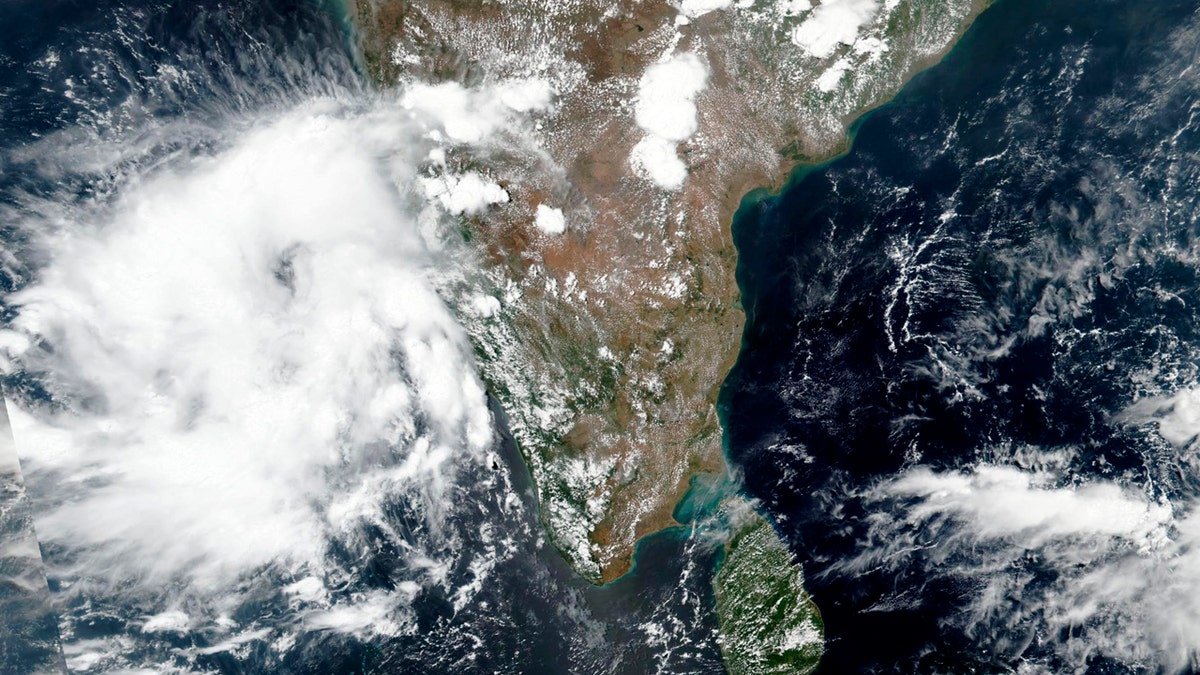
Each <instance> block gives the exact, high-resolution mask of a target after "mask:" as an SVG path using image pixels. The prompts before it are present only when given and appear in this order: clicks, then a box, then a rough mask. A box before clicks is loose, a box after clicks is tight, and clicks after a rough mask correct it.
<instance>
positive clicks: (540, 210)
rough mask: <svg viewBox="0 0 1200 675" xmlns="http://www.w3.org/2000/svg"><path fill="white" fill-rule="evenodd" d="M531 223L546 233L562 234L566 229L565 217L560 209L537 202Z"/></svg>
mask: <svg viewBox="0 0 1200 675" xmlns="http://www.w3.org/2000/svg"><path fill="white" fill-rule="evenodd" d="M533 224H534V225H536V226H537V228H538V229H539V230H541V231H542V232H545V233H546V234H562V233H563V232H566V231H567V219H566V217H565V216H563V212H562V209H556V208H553V207H550V206H546V205H545V204H538V206H537V213H536V214H534V219H533Z"/></svg>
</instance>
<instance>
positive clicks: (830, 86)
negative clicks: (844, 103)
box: [816, 59, 850, 94]
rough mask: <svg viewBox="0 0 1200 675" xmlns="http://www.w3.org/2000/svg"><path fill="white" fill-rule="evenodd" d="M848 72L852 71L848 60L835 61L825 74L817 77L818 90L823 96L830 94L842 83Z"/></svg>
mask: <svg viewBox="0 0 1200 675" xmlns="http://www.w3.org/2000/svg"><path fill="white" fill-rule="evenodd" d="M847 70H850V62H849V61H847V60H846V59H838V60H837V61H834V62H833V65H832V66H829V67H828V68H826V69H825V72H823V73H821V75H820V76H819V77H817V83H816V84H817V89H818V90H819V91H820V92H821V93H822V94H828V93H829V92H831V91H833V90H834V89H837V86H838V83H840V82H841V81H842V77H843V76H844V75H845V74H846V71H847Z"/></svg>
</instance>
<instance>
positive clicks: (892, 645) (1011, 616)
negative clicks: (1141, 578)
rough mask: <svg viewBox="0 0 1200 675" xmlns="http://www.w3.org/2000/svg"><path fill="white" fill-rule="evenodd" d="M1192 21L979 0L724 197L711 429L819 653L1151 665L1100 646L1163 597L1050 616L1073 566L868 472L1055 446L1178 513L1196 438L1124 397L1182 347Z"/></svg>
mask: <svg viewBox="0 0 1200 675" xmlns="http://www.w3.org/2000/svg"><path fill="white" fill-rule="evenodd" d="M1197 21H1198V19H1197V3H1195V2H1178V1H1173V0H1162V1H1155V2H1109V1H1105V0H1101V1H1094V0H1088V1H1086V2H1079V1H1075V0H1055V1H1046V0H1000V2H999V3H997V4H996V5H994V6H993V7H992V8H991V9H989V10H987V11H986V12H985V13H984V14H983V15H982V16H981V17H980V18H979V20H978V21H977V22H976V23H975V24H974V26H973V27H972V28H971V29H970V31H969V32H968V33H967V35H966V36H965V37H964V38H963V39H962V41H961V42H960V43H959V44H958V45H957V47H955V49H954V50H953V51H952V52H951V53H950V54H949V55H948V56H947V57H946V58H945V59H944V61H943V62H941V63H940V64H938V65H937V66H935V67H933V68H931V69H930V70H928V71H927V72H924V73H922V74H920V75H918V76H917V77H916V78H915V79H914V80H913V81H912V82H911V83H910V84H909V85H908V86H907V87H905V88H904V90H903V91H902V92H901V93H900V94H899V96H897V97H896V99H895V100H894V101H892V102H891V103H889V104H887V105H885V106H883V107H882V108H880V109H878V110H876V111H875V112H873V113H871V114H869V115H868V116H866V118H865V119H862V120H860V122H859V123H858V124H857V125H856V127H855V130H854V133H855V137H854V143H853V147H852V149H851V150H850V151H849V152H848V153H847V154H846V155H845V156H842V157H839V158H837V159H835V160H833V161H831V162H829V163H827V164H823V165H820V166H815V167H805V168H804V169H803V170H802V171H801V172H798V173H797V174H796V177H795V179H794V180H793V182H792V184H790V185H789V186H788V187H787V188H786V189H785V190H784V191H783V192H782V194H779V195H777V196H772V195H764V194H757V195H751V196H750V197H748V198H747V200H746V201H745V202H744V203H743V207H742V209H741V210H740V211H739V213H738V214H737V218H736V221H735V225H734V234H735V241H736V243H737V246H738V250H739V255H740V259H739V265H738V280H739V283H740V285H741V289H742V292H743V295H744V304H745V307H746V310H747V315H748V324H747V326H746V330H745V334H744V338H743V345H742V352H741V356H740V358H739V361H738V363H737V366H736V368H735V370H734V372H733V373H732V375H731V376H730V378H729V379H728V380H727V382H726V385H725V388H724V391H723V397H722V406H723V411H724V415H725V417H724V419H725V422H726V425H727V433H728V445H729V452H730V455H731V458H732V459H733V461H734V463H735V464H736V465H738V466H740V467H741V468H742V469H743V470H744V472H745V484H746V488H747V490H748V491H749V492H750V493H751V494H752V495H753V496H755V497H758V498H760V499H762V500H763V502H764V503H765V505H766V507H767V510H768V511H769V512H770V514H771V515H772V516H773V517H774V519H775V521H776V522H777V523H778V524H779V527H780V529H781V530H782V532H783V534H784V535H785V536H786V538H787V539H788V540H789V542H790V544H791V546H792V549H793V550H794V551H795V552H796V554H797V555H798V556H799V557H800V559H801V560H802V561H803V563H804V565H805V568H806V572H807V574H808V580H809V584H810V588H811V590H812V592H813V593H814V595H815V598H816V601H817V603H818V605H819V606H820V607H821V609H822V610H823V612H824V617H825V626H826V630H827V637H828V649H829V651H828V655H827V658H826V659H825V661H824V663H823V667H822V671H821V672H825V673H851V672H887V673H934V672H939V673H945V672H954V673H966V672H1008V671H1010V670H1012V669H1016V668H1018V667H1021V666H1024V667H1026V668H1030V669H1031V670H1030V671H1029V672H1044V671H1049V672H1088V673H1120V672H1159V671H1161V670H1166V669H1169V668H1171V667H1172V666H1164V665H1163V660H1162V659H1161V658H1160V657H1161V654H1159V655H1156V654H1154V649H1153V648H1148V652H1149V653H1148V654H1147V655H1142V656H1140V657H1138V658H1137V659H1132V658H1130V659H1123V658H1122V657H1121V655H1120V654H1121V652H1120V651H1119V649H1117V648H1116V647H1112V648H1110V646H1111V645H1110V644H1109V643H1110V642H1115V641H1118V640H1120V639H1122V638H1124V639H1127V640H1128V641H1130V642H1139V641H1140V642H1142V643H1143V644H1145V645H1150V644H1151V642H1150V641H1149V639H1148V637H1147V636H1145V635H1139V633H1137V632H1136V631H1137V628H1136V625H1138V624H1135V622H1133V621H1132V619H1133V618H1135V617H1143V616H1145V615H1148V614H1151V615H1152V614H1154V613H1155V612H1160V611H1161V612H1169V611H1171V610H1170V609H1169V608H1167V607H1157V606H1151V605H1150V603H1152V602H1153V601H1152V600H1150V599H1148V598H1147V599H1146V600H1145V603H1146V604H1144V605H1135V606H1128V607H1126V606H1115V607H1111V608H1104V612H1106V613H1105V614H1104V615H1103V618H1100V616H1099V614H1097V615H1092V616H1088V617H1084V618H1081V619H1080V620H1079V622H1078V623H1077V624H1073V625H1072V626H1073V627H1070V626H1069V627H1068V628H1066V629H1056V628H1053V627H1052V626H1058V625H1061V622H1059V621H1058V619H1059V618H1060V617H1059V616H1057V615H1056V614H1055V613H1056V612H1062V611H1064V610H1063V609H1062V608H1061V607H1059V608H1057V609H1056V608H1055V606H1052V605H1051V604H1049V603H1048V600H1047V598H1049V597H1051V593H1052V592H1055V591H1053V589H1059V588H1062V587H1063V585H1064V584H1068V582H1067V581H1066V580H1067V579H1068V578H1074V576H1073V575H1081V574H1085V573H1087V572H1089V571H1091V570H1093V569H1095V568H1094V565H1095V562H1094V561H1093V562H1090V563H1084V562H1079V563H1078V564H1077V565H1073V566H1067V565H1066V564H1065V563H1063V562H1062V560H1061V559H1060V558H1054V559H1051V558H1050V556H1046V555H1043V554H1044V553H1045V551H1043V550H1041V549H1039V548H1037V547H1032V548H1026V549H1020V550H1012V551H1000V550H999V549H1001V548H1003V547H1006V546H1017V545H1016V544H1014V543H1013V542H1012V541H1010V540H994V541H991V542H990V543H989V544H988V545H987V546H983V545H980V546H978V548H971V547H969V546H966V545H963V544H961V542H960V539H956V538H954V537H951V536H947V533H948V532H949V533H952V534H954V533H956V531H955V530H954V529H952V528H953V527H961V528H970V527H972V525H971V524H969V523H968V524H961V525H957V526H952V525H949V524H947V523H946V522H941V523H940V525H939V527H940V529H936V530H935V529H922V528H923V527H924V526H923V525H922V524H920V523H916V522H914V521H905V518H904V516H903V514H905V513H909V512H908V511H905V510H904V509H905V508H907V507H908V506H911V504H905V503H904V502H903V501H902V500H899V499H887V498H881V497H880V496H879V492H878V490H875V491H873V488H875V487H877V486H880V485H882V484H884V483H886V481H887V480H888V479H889V478H892V477H895V476H898V475H900V474H901V472H904V471H906V470H909V469H912V468H914V467H918V466H920V467H927V468H929V469H931V470H933V471H947V470H956V471H965V472H969V471H971V470H972V469H973V468H975V467H977V466H979V465H981V464H991V465H1003V466H1024V464H1023V463H1027V460H1028V458H1030V457H1043V458H1044V457H1049V456H1052V455H1053V456H1054V457H1058V458H1060V459H1058V460H1056V461H1058V462H1059V463H1058V464H1056V465H1055V466H1056V473H1055V476H1056V480H1057V485H1058V486H1060V487H1070V486H1071V485H1079V484H1086V483H1089V482H1092V481H1111V482H1115V483H1117V484H1119V485H1121V486H1124V487H1126V488H1129V489H1131V490H1135V491H1137V492H1138V493H1139V494H1144V495H1145V497H1146V498H1147V499H1150V500H1154V499H1162V500H1169V501H1170V503H1173V504H1178V505H1183V506H1181V507H1177V508H1180V509H1182V510H1187V509H1190V503H1191V500H1192V499H1194V498H1195V496H1196V495H1197V490H1198V488H1200V474H1197V472H1196V469H1195V464H1194V463H1193V462H1192V459H1191V458H1192V456H1193V450H1194V448H1193V446H1192V445H1191V442H1190V441H1189V442H1187V443H1185V444H1184V445H1183V446H1182V447H1178V446H1176V445H1172V444H1169V443H1166V442H1164V441H1163V439H1162V438H1161V437H1160V436H1159V435H1158V434H1157V433H1156V432H1155V428H1154V427H1153V425H1130V424H1126V423H1124V422H1123V421H1122V417H1121V413H1122V411H1123V410H1125V409H1126V408H1127V407H1128V406H1129V405H1130V404H1131V403H1132V402H1133V401H1135V400H1137V399H1138V398H1139V397H1145V396H1154V395H1167V394H1170V393H1172V392H1176V391H1179V390H1182V389H1186V388H1188V387H1190V386H1194V384H1195V383H1196V378H1197V365H1198V363H1200V360H1198V357H1200V314H1198V313H1197V310H1198V308H1200V264H1198V262H1200V261H1198V259H1197V257H1196V255H1195V254H1196V252H1197V250H1198V249H1200V221H1198V216H1200V212H1198V211H1197V208H1196V207H1197V203H1198V195H1200V77H1198V75H1200V73H1197V63H1200V60H1198V56H1200V33H1198V32H1197ZM1054 453H1057V454H1054ZM1061 458H1065V459H1061ZM976 526H977V525H976ZM900 535H903V536H904V537H909V536H911V537H912V540H914V541H917V542H919V545H917V546H913V547H910V548H905V549H896V550H893V549H891V548H889V546H890V543H889V541H890V540H891V539H892V538H893V537H894V538H896V539H900V538H902V537H901V536H900ZM971 541H975V542H978V541H979V540H978V539H972V540H971ZM872 549H876V550H879V551H886V552H887V555H886V556H882V557H877V558H873V560H875V561H876V562H875V564H872V565H869V566H865V567H860V568H854V569H853V570H852V571H851V570H848V569H847V567H846V566H845V565H844V564H843V563H844V561H846V560H850V559H867V558H869V554H870V553H871V551H872ZM1112 555H1113V556H1115V555H1117V554H1116V553H1113V554H1112ZM984 558H986V559H988V560H1003V561H1004V564H1003V565H998V566H996V568H995V569H993V570H991V571H984V570H981V569H980V567H979V565H978V564H977V562H976V561H978V560H980V559H984ZM992 575H994V576H996V577H1000V576H1007V577H1010V578H1012V579H1018V580H1019V582H1014V583H1013V584H1012V585H1010V586H1006V588H1009V589H1010V594H1009V595H1008V596H1007V599H1006V600H1004V602H1005V603H1007V604H1006V605H1005V606H1006V607H1007V608H1008V609H1007V610H1006V611H1005V612H1003V613H1001V614H1000V615H995V614H992V615H986V616H979V615H970V616H968V615H967V614H966V613H964V612H965V610H966V608H967V607H969V606H970V605H971V603H972V602H973V601H974V599H975V598H977V597H978V596H979V594H980V593H981V592H982V591H981V589H984V588H985V587H987V584H988V582H989V577H990V576H992ZM1068 586H1069V584H1068ZM1012 589H1016V590H1012ZM1181 592H1186V591H1181ZM1055 597H1058V596H1055ZM1101 604H1103V603H1102V602H1101ZM1123 621H1124V623H1122V622H1123ZM1106 622H1111V623H1106ZM1068 623H1069V622H1068ZM1089 631H1091V632H1089ZM1183 649H1185V650H1187V651H1188V652H1189V653H1190V654H1191V656H1190V658H1189V661H1190V663H1191V666H1190V667H1189V668H1191V669H1194V668H1195V665H1196V661H1195V652H1194V647H1191V646H1187V645H1185V646H1184V647H1183ZM1021 672H1026V671H1021Z"/></svg>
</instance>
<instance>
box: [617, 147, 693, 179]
mask: <svg viewBox="0 0 1200 675" xmlns="http://www.w3.org/2000/svg"><path fill="white" fill-rule="evenodd" d="M629 161H630V163H631V164H632V165H633V169H634V171H635V172H637V174H638V175H639V176H641V177H642V178H646V179H649V180H652V181H654V183H655V184H657V185H658V186H659V187H661V188H662V189H664V190H678V189H679V188H681V187H683V181H684V180H686V179H687V165H686V164H684V163H683V160H682V159H680V158H679V154H678V153H677V152H676V151H675V144H674V143H672V142H670V141H668V140H666V139H664V138H662V137H661V136H647V137H645V138H643V139H642V140H641V141H640V142H639V143H638V144H637V145H635V146H633V152H632V153H630V156H629Z"/></svg>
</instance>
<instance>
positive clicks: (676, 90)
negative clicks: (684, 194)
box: [630, 52, 708, 190]
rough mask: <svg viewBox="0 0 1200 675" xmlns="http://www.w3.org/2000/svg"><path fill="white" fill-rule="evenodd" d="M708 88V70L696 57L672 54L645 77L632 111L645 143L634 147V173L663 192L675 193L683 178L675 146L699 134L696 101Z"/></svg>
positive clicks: (684, 170)
mask: <svg viewBox="0 0 1200 675" xmlns="http://www.w3.org/2000/svg"><path fill="white" fill-rule="evenodd" d="M707 85H708V66H707V65H705V63H704V61H703V60H701V59H700V57H699V56H697V55H696V54H694V53H691V52H685V53H681V54H675V55H673V56H671V57H670V58H668V59H666V60H665V61H662V62H660V63H656V64H654V65H652V66H650V67H649V68H647V69H646V72H645V73H643V75H642V79H641V82H640V83H639V87H638V98H637V102H636V105H635V107H634V118H635V120H636V121H637V125H638V127H640V128H641V129H642V130H643V131H645V132H646V138H645V139H643V140H642V141H641V142H639V143H638V144H637V146H635V148H634V150H633V153H632V154H631V156H630V162H631V164H632V165H633V167H634V169H635V171H637V172H638V173H639V175H642V176H643V177H646V178H649V179H650V180H652V181H654V182H655V183H657V184H658V185H659V186H660V187H662V188H663V189H665V190H677V189H679V188H680V187H681V186H682V185H683V182H684V180H685V179H686V178H687V165H686V164H684V162H683V160H682V159H680V158H679V156H678V153H677V152H676V146H677V145H678V144H679V143H682V142H684V141H686V140H687V139H689V138H691V137H692V135H693V134H695V133H696V131H697V129H699V126H700V123H699V120H698V119H697V116H696V97H697V96H699V95H700V92H702V91H704V88H705V87H706V86H707Z"/></svg>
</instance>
